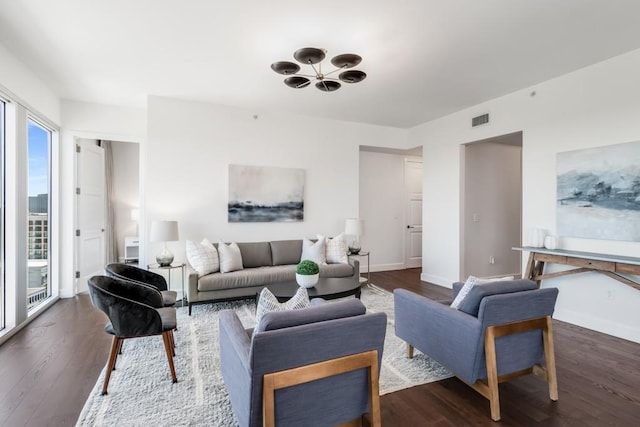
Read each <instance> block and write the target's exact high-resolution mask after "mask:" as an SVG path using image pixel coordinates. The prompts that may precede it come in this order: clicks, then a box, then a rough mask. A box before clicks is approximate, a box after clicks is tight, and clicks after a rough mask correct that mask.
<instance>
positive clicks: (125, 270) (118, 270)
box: [104, 263, 178, 307]
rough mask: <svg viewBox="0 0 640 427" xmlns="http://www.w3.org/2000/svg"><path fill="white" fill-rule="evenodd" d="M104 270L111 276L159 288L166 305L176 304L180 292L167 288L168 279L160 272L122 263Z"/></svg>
mask: <svg viewBox="0 0 640 427" xmlns="http://www.w3.org/2000/svg"><path fill="white" fill-rule="evenodd" d="M104 270H105V271H106V273H107V275H109V276H111V277H116V278H118V279H123V280H128V281H131V282H136V283H139V284H141V285H144V286H150V287H153V288H155V289H157V290H158V291H159V292H160V294H162V303H163V305H164V306H165V307H172V306H174V305H175V304H176V298H177V297H178V293H177V292H176V291H170V290H168V289H167V281H166V280H165V279H164V277H162V275H160V274H157V273H154V272H153V271H149V270H144V269H142V268H139V267H136V266H134V265H131V264H120V263H113V264H109V265H107V266H106V267H105V268H104Z"/></svg>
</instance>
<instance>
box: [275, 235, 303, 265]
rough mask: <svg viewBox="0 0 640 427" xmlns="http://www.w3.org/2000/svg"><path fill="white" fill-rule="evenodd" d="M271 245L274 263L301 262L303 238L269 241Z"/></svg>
mask: <svg viewBox="0 0 640 427" xmlns="http://www.w3.org/2000/svg"><path fill="white" fill-rule="evenodd" d="M269 245H270V246H271V261H272V265H289V264H298V263H299V262H300V254H302V240H276V241H272V242H269Z"/></svg>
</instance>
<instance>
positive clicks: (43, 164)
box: [28, 121, 49, 196]
mask: <svg viewBox="0 0 640 427" xmlns="http://www.w3.org/2000/svg"><path fill="white" fill-rule="evenodd" d="M28 135H29V138H28V139H29V141H28V144H29V186H28V192H29V196H37V195H38V194H47V193H48V192H49V131H47V130H46V129H43V128H42V127H40V126H38V125H37V124H36V123H34V122H32V121H29V133H28Z"/></svg>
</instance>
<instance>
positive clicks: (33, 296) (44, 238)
mask: <svg viewBox="0 0 640 427" xmlns="http://www.w3.org/2000/svg"><path fill="white" fill-rule="evenodd" d="M27 139H28V150H29V162H28V198H29V199H28V206H29V217H28V222H27V224H28V225H27V227H28V229H27V239H28V240H27V251H28V254H27V268H28V276H27V277H28V285H27V309H28V310H31V309H32V308H34V307H36V306H37V305H38V304H40V303H41V302H43V301H44V300H46V299H47V298H49V297H50V296H51V285H50V282H49V266H50V263H49V233H48V228H49V227H48V224H49V218H50V216H49V206H50V203H51V200H50V191H49V189H50V179H49V177H50V175H51V173H50V172H51V154H50V153H51V131H50V130H49V129H47V128H45V127H44V126H42V125H40V124H39V123H37V122H36V121H34V120H31V119H30V120H29V125H28V135H27Z"/></svg>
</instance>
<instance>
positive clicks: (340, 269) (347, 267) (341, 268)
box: [320, 264, 353, 277]
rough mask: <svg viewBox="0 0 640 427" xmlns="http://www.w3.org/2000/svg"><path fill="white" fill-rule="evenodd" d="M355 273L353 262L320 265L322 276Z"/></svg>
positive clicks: (339, 275)
mask: <svg viewBox="0 0 640 427" xmlns="http://www.w3.org/2000/svg"><path fill="white" fill-rule="evenodd" d="M352 275H353V266H352V265H351V264H325V265H321V266H320V277H349V276H352Z"/></svg>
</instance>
